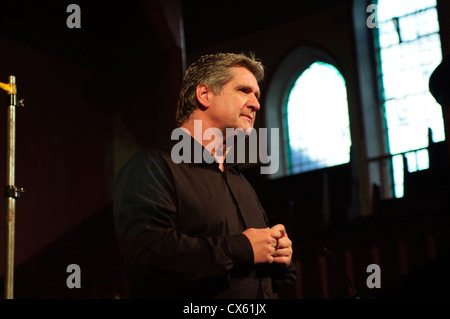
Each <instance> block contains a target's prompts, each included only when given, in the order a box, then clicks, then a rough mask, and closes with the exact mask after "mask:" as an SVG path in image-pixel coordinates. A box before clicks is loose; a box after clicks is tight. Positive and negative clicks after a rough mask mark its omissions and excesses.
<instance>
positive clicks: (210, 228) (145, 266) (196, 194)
mask: <svg viewBox="0 0 450 319" xmlns="http://www.w3.org/2000/svg"><path fill="white" fill-rule="evenodd" d="M263 76H264V69H263V66H262V64H261V63H260V62H259V61H256V60H255V58H254V57H253V56H246V55H243V54H231V53H230V54H228V53H226V54H225V53H219V54H214V55H206V56H203V57H201V58H200V59H199V60H198V61H197V62H195V63H193V64H192V65H191V66H190V67H189V68H188V70H187V71H186V75H185V78H184V81H183V85H182V89H181V93H180V99H179V102H178V110H177V122H178V124H179V126H180V129H182V130H183V131H182V132H184V133H183V134H185V136H184V138H188V139H189V141H190V143H189V145H190V148H189V149H188V150H186V149H184V150H183V152H186V154H183V158H186V155H187V158H188V159H189V160H187V161H184V162H181V163H175V161H174V160H173V158H172V156H171V154H172V152H171V150H172V149H173V146H174V145H173V142H172V145H170V146H169V147H166V148H161V149H159V150H152V151H149V152H140V153H138V154H137V155H135V156H134V157H133V158H132V159H131V160H130V161H129V162H128V163H127V164H126V165H125V167H124V168H123V169H122V170H121V172H120V174H119V176H118V179H117V185H116V191H115V197H114V218H115V225H116V233H117V237H118V242H119V246H120V249H121V252H122V257H123V266H124V274H125V281H126V285H125V288H126V296H127V297H132V298H133V297H137V298H145V297H153V298H172V297H173V298H183V297H184V298H185V297H189V298H271V297H273V293H274V292H276V291H279V290H280V289H283V288H285V287H287V286H288V285H291V284H293V283H294V281H295V278H296V272H295V267H294V266H293V263H292V261H291V259H292V243H291V241H290V239H289V237H288V235H287V233H286V230H285V228H284V226H283V225H276V226H274V227H272V228H270V227H269V225H268V221H267V217H266V214H265V212H264V210H263V208H262V207H261V205H260V203H259V200H258V198H257V196H256V194H255V192H254V190H253V188H252V187H251V186H250V184H249V183H248V181H247V180H246V179H245V177H244V176H243V175H242V174H241V172H240V171H239V169H238V167H237V165H235V164H233V163H228V162H227V160H224V158H225V156H226V151H227V150H229V146H227V145H226V141H225V138H224V140H220V139H218V140H217V141H215V142H216V144H222V145H223V144H225V145H224V146H223V149H222V151H223V153H222V151H220V152H218V151H217V150H220V148H214V149H208V150H209V152H208V151H206V152H205V147H206V146H207V144H209V143H210V141H205V140H204V139H203V138H202V137H203V133H204V132H205V131H207V130H208V129H210V128H213V129H218V130H220V131H221V132H222V133H223V137H225V136H226V129H227V128H231V129H242V130H248V129H251V128H252V127H253V124H254V121H255V115H256V112H257V111H258V110H259V109H260V104H259V101H258V98H259V96H260V91H259V85H258V83H259V81H261V80H262V78H263ZM198 124H201V130H202V131H201V133H202V134H201V136H198V135H196V134H194V131H195V130H196V129H197V130H198V129H199V126H198ZM217 142H219V143H217ZM198 149H200V150H201V152H202V153H201V154H202V155H204V154H206V156H209V159H208V158H204V156H201V160H200V161H199V160H196V158H195V155H196V154H195V152H196V150H198ZM211 159H212V160H211ZM177 162H178V161H177Z"/></svg>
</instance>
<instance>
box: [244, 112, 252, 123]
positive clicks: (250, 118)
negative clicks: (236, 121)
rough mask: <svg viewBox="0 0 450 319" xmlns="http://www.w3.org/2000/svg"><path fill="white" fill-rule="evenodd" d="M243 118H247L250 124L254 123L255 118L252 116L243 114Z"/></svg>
mask: <svg viewBox="0 0 450 319" xmlns="http://www.w3.org/2000/svg"><path fill="white" fill-rule="evenodd" d="M242 116H244V117H246V118H247V119H248V120H249V121H250V123H251V122H253V117H252V116H251V115H246V114H242Z"/></svg>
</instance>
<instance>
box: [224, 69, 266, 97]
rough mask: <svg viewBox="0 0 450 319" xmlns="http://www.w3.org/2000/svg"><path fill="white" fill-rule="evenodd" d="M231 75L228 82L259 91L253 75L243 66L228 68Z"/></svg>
mask: <svg viewBox="0 0 450 319" xmlns="http://www.w3.org/2000/svg"><path fill="white" fill-rule="evenodd" d="M230 71H231V74H232V77H231V79H230V81H229V82H233V83H234V84H235V85H238V86H247V87H249V88H251V89H252V90H253V91H255V92H258V93H259V85H258V81H257V80H256V77H255V75H254V74H253V73H252V72H251V71H250V70H249V69H247V68H245V67H232V68H231V69H230Z"/></svg>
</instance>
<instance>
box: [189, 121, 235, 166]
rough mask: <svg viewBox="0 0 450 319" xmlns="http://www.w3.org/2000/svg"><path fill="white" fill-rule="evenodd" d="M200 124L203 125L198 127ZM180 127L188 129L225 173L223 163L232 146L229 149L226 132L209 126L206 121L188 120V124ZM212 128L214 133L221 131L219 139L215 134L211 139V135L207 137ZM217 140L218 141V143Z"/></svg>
mask: <svg viewBox="0 0 450 319" xmlns="http://www.w3.org/2000/svg"><path fill="white" fill-rule="evenodd" d="M199 121H201V122H199ZM199 123H201V125H198V124H199ZM205 124H206V125H205ZM180 127H181V128H184V129H187V131H188V133H189V134H190V135H191V136H192V137H193V138H194V139H195V140H196V141H197V142H199V143H200V144H201V145H202V146H203V147H204V148H206V149H207V150H208V151H209V152H210V153H211V155H212V156H214V157H215V158H216V160H217V163H219V169H220V170H221V171H222V172H223V171H224V165H223V163H224V161H225V158H226V155H227V152H228V150H229V149H230V148H231V146H228V147H227V145H226V135H225V131H224V130H220V129H218V128H215V127H213V126H211V125H208V123H207V122H206V121H202V120H196V121H195V122H194V120H188V121H187V122H185V123H183V124H182V125H181V126H180ZM210 128H211V129H214V130H213V132H214V131H216V132H217V133H218V132H219V131H220V132H221V135H220V136H219V137H217V136H216V135H214V134H213V135H212V136H211V138H210V136H207V135H209V134H206V135H205V132H206V131H207V130H208V129H210ZM207 133H208V132H207ZM209 133H211V132H209ZM217 135H218V134H217ZM216 139H218V140H217V141H216Z"/></svg>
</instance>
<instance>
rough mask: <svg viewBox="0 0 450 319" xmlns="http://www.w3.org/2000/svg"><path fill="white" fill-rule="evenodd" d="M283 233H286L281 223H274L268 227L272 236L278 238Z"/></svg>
mask: <svg viewBox="0 0 450 319" xmlns="http://www.w3.org/2000/svg"><path fill="white" fill-rule="evenodd" d="M285 234H286V229H285V228H284V226H283V225H281V224H278V225H275V226H273V227H272V228H270V235H271V236H272V237H273V238H276V239H279V238H282V237H284V236H285Z"/></svg>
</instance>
